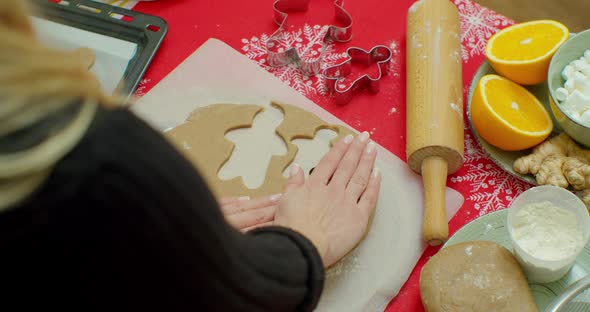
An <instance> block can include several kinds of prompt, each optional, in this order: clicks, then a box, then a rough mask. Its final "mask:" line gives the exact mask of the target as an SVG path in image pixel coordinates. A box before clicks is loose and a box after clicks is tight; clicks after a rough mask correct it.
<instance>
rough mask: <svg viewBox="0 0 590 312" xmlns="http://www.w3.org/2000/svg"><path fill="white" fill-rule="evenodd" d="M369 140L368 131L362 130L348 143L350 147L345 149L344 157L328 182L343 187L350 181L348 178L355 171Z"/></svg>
mask: <svg viewBox="0 0 590 312" xmlns="http://www.w3.org/2000/svg"><path fill="white" fill-rule="evenodd" d="M368 141H369V133H368V132H363V133H361V134H360V135H359V136H357V137H356V139H355V140H354V141H353V142H352V143H351V144H350V148H349V149H348V151H346V154H345V155H344V157H342V160H341V161H340V163H339V164H338V167H337V168H336V171H335V172H334V176H333V177H332V180H331V181H330V184H332V185H337V186H341V187H342V188H345V187H346V186H347V185H348V182H349V181H350V178H351V177H352V175H353V174H354V172H355V171H356V169H357V167H358V164H359V160H360V158H361V155H362V154H363V150H364V149H365V146H366V145H367V142H368Z"/></svg>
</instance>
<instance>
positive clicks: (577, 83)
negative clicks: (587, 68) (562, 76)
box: [572, 72, 590, 96]
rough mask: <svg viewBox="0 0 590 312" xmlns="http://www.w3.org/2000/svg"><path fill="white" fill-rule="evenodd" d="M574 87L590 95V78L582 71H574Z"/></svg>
mask: <svg viewBox="0 0 590 312" xmlns="http://www.w3.org/2000/svg"><path fill="white" fill-rule="evenodd" d="M572 79H573V80H574V89H575V90H578V91H580V92H582V94H584V95H587V96H590V80H589V79H588V77H586V76H584V74H582V73H581V72H574V77H573V78H572Z"/></svg>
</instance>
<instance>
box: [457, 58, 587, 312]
mask: <svg viewBox="0 0 590 312" xmlns="http://www.w3.org/2000/svg"><path fill="white" fill-rule="evenodd" d="M488 74H497V73H496V71H494V69H493V68H492V66H490V64H489V63H488V62H487V61H484V62H483V64H481V66H480V67H479V69H478V70H477V72H476V73H475V75H474V76H473V80H472V81H471V85H470V87H469V95H468V97H467V99H468V101H467V120H468V122H469V126H470V127H471V130H472V131H473V136H474V137H475V140H476V141H477V143H478V144H479V146H481V148H482V149H483V151H484V152H485V153H486V154H487V155H488V157H489V158H490V159H491V160H492V161H493V162H495V163H496V164H497V165H498V166H499V167H500V168H502V169H504V171H506V172H508V173H509V174H511V175H513V176H515V177H517V178H518V179H521V180H523V181H526V182H528V183H531V184H533V185H536V184H537V181H536V180H535V178H534V177H533V176H531V175H522V174H520V173H518V172H516V171H514V169H512V164H513V163H514V161H515V160H517V159H518V158H520V157H522V156H525V155H528V154H529V153H530V150H525V151H517V152H508V151H504V150H501V149H499V148H497V147H494V146H492V145H490V144H489V143H488V142H486V141H485V140H484V139H483V138H482V137H481V136H480V135H479V133H477V131H476V130H475V127H473V123H472V122H471V97H472V96H473V91H474V90H475V87H476V86H477V83H478V82H479V80H480V79H481V77H483V76H485V75H488ZM526 88H527V89H528V90H529V91H530V92H531V93H533V94H534V95H535V96H536V97H537V98H538V99H539V101H541V103H543V105H545V108H547V111H549V112H551V107H550V104H549V88H548V86H547V83H546V82H544V83H541V84H538V85H534V86H528V87H526ZM550 115H551V119H552V120H553V125H554V131H553V132H554V133H553V135H555V134H558V133H560V132H561V131H562V130H561V129H560V128H558V127H559V125H558V123H557V121H556V120H555V118H554V117H553V114H551V113H550ZM589 311H590V310H589Z"/></svg>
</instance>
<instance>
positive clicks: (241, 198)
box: [217, 196, 250, 207]
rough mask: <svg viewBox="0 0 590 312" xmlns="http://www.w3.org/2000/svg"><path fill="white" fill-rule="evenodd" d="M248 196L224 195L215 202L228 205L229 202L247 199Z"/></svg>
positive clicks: (221, 205)
mask: <svg viewBox="0 0 590 312" xmlns="http://www.w3.org/2000/svg"><path fill="white" fill-rule="evenodd" d="M249 199H250V196H242V197H224V198H221V199H219V200H218V201H217V203H218V204H219V206H220V207H223V206H226V205H229V204H233V203H235V202H237V201H238V200H249Z"/></svg>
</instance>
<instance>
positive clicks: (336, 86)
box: [322, 45, 392, 105]
mask: <svg viewBox="0 0 590 312" xmlns="http://www.w3.org/2000/svg"><path fill="white" fill-rule="evenodd" d="M346 54H348V59H347V60H346V61H344V62H342V63H340V64H337V65H334V66H331V67H328V68H326V69H324V71H323V73H322V75H323V76H324V78H325V82H326V85H327V87H328V90H330V91H331V93H333V94H334V95H335V97H336V104H337V105H344V104H346V103H348V102H350V100H351V99H352V97H353V96H354V95H355V94H357V93H358V92H360V91H362V90H365V89H368V90H369V91H370V92H371V93H377V92H379V81H380V80H381V77H383V76H384V75H385V74H387V73H388V72H389V62H390V61H391V57H392V52H391V49H389V48H388V47H386V46H383V45H378V46H375V47H373V48H372V49H371V50H370V51H365V50H363V49H361V48H357V47H351V48H348V49H347V50H346ZM352 63H361V64H363V65H365V66H367V67H368V66H370V65H371V64H375V63H376V64H377V70H378V75H377V77H371V76H369V75H368V74H364V75H361V76H360V77H358V78H356V79H355V80H354V81H353V82H351V83H350V84H343V83H342V80H344V78H345V77H346V76H348V75H350V73H351V72H352Z"/></svg>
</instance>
